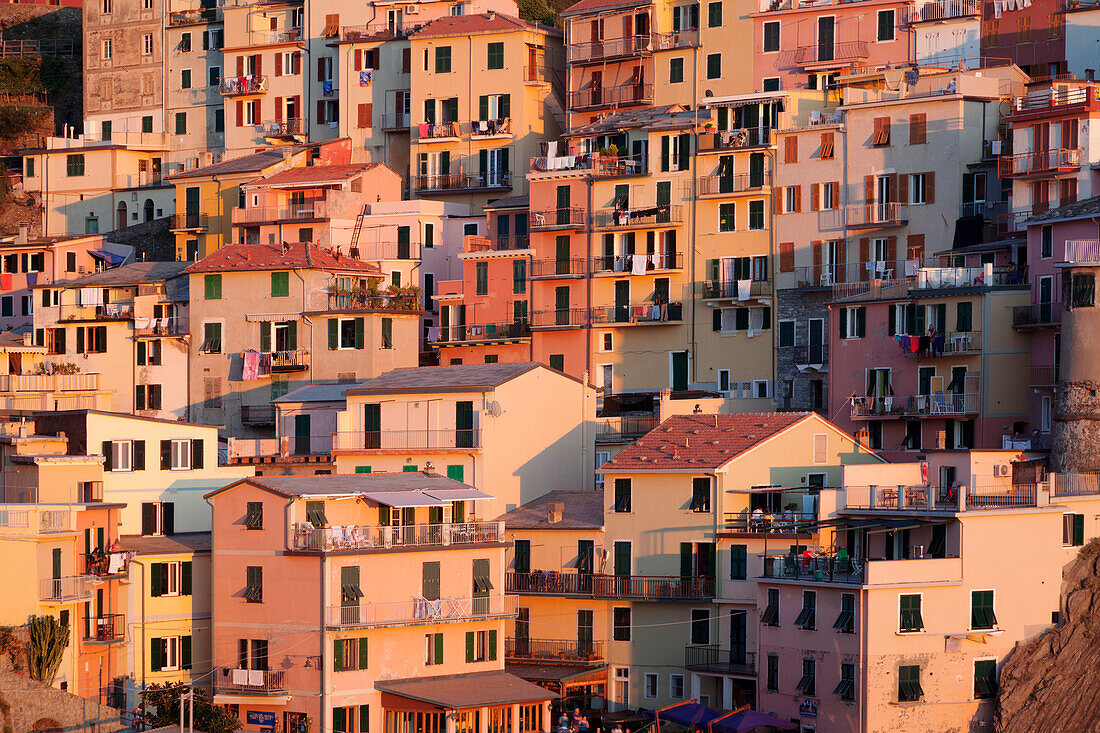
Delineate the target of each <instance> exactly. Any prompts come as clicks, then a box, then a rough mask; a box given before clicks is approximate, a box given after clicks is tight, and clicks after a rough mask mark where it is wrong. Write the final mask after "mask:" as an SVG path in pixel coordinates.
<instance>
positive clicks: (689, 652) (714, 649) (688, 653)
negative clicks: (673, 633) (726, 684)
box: [684, 644, 756, 676]
mask: <svg viewBox="0 0 1100 733" xmlns="http://www.w3.org/2000/svg"><path fill="white" fill-rule="evenodd" d="M684 668H685V669H687V670H688V671H689V672H702V673H704V674H729V675H743V676H755V675H756V653H755V652H749V651H745V650H744V649H741V650H737V651H735V650H732V649H720V648H719V647H718V645H717V644H706V645H702V646H686V647H684Z"/></svg>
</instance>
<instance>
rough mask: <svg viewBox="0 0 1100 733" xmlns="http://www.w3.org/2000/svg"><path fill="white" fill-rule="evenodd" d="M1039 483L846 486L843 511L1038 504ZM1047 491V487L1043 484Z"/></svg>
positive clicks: (943, 509) (956, 509) (960, 509)
mask: <svg viewBox="0 0 1100 733" xmlns="http://www.w3.org/2000/svg"><path fill="white" fill-rule="evenodd" d="M1040 486H1041V485H1038V484H1010V483H1005V484H996V485H980V486H967V487H963V488H962V489H961V490H960V489H957V488H937V487H935V486H845V487H844V509H851V510H857V511H889V512H907V511H909V512H918V513H919V512H950V513H954V512H963V511H977V510H985V509H1014V508H1019V507H1033V506H1037V505H1038V500H1039V495H1040V493H1042V492H1040ZM1042 486H1043V488H1045V485H1042Z"/></svg>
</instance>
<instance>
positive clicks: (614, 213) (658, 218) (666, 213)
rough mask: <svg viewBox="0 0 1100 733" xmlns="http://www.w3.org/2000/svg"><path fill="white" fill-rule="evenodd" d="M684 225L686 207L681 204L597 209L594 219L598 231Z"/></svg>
mask: <svg viewBox="0 0 1100 733" xmlns="http://www.w3.org/2000/svg"><path fill="white" fill-rule="evenodd" d="M683 223H684V207H683V206H681V205H680V204H658V205H656V206H648V207H638V208H634V209H614V208H612V209H597V210H596V212H595V217H594V226H595V228H596V229H634V228H637V227H658V226H662V225H665V224H683Z"/></svg>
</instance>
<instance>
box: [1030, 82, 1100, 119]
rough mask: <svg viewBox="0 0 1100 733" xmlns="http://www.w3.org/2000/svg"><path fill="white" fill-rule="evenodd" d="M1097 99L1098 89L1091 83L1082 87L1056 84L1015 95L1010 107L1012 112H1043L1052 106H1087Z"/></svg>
mask: <svg viewBox="0 0 1100 733" xmlns="http://www.w3.org/2000/svg"><path fill="white" fill-rule="evenodd" d="M1098 99H1100V90H1098V89H1096V88H1095V87H1093V86H1092V85H1091V84H1090V85H1088V86H1083V87H1071V86H1068V85H1057V86H1055V87H1053V88H1047V89H1036V90H1034V91H1030V92H1028V93H1027V94H1026V95H1024V96H1022V97H1017V98H1016V99H1015V100H1013V105H1012V107H1013V112H1014V114H1021V113H1029V112H1044V111H1046V110H1049V109H1051V108H1053V107H1070V106H1074V105H1082V106H1087V105H1089V104H1090V103H1091V102H1093V101H1095V100H1098ZM1056 111H1057V112H1058V113H1059V114H1064V113H1068V112H1069V110H1056Z"/></svg>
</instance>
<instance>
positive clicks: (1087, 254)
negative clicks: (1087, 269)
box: [1066, 239, 1100, 265]
mask: <svg viewBox="0 0 1100 733" xmlns="http://www.w3.org/2000/svg"><path fill="white" fill-rule="evenodd" d="M1066 262H1067V263H1069V264H1072V265H1100V239H1068V240H1066Z"/></svg>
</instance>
